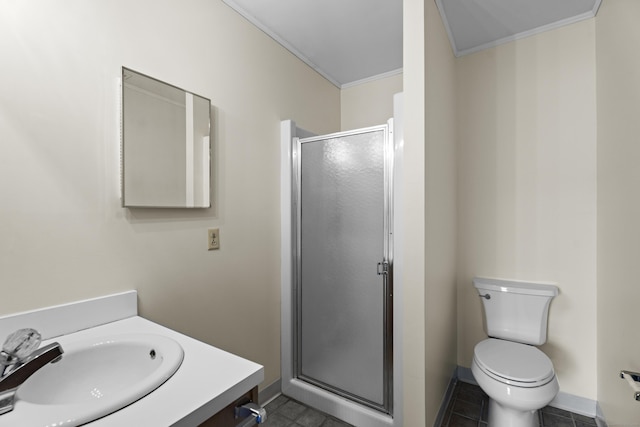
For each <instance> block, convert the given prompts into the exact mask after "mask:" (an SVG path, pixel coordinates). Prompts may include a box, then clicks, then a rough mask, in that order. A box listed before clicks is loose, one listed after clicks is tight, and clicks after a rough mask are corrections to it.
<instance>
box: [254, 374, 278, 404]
mask: <svg viewBox="0 0 640 427" xmlns="http://www.w3.org/2000/svg"><path fill="white" fill-rule="evenodd" d="M281 394H282V383H281V381H280V378H278V379H277V380H276V381H274V382H272V383H271V384H269V385H268V386H266V387H265V388H263V389H262V390H260V392H258V399H259V400H260V406H266V405H267V404H268V403H269V402H271V401H272V400H273V399H275V398H276V397H278V396H280V395H281Z"/></svg>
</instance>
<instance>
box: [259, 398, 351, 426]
mask: <svg viewBox="0 0 640 427" xmlns="http://www.w3.org/2000/svg"><path fill="white" fill-rule="evenodd" d="M265 409H266V410H267V422H265V423H263V424H260V425H261V426H265V427H353V426H351V424H347V423H345V422H343V421H340V420H339V419H337V418H334V417H332V416H331V415H328V414H325V413H324V412H320V411H317V410H315V409H313V408H310V407H308V406H306V405H303V404H302V403H300V402H298V401H296V400H293V399H290V398H288V397H286V396H283V395H280V396H278V397H276V398H275V399H274V400H272V401H271V402H269V403H267V405H266V406H265Z"/></svg>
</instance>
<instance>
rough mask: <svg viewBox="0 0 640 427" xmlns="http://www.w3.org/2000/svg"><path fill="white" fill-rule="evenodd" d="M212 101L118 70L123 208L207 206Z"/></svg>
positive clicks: (208, 204) (140, 75)
mask: <svg viewBox="0 0 640 427" xmlns="http://www.w3.org/2000/svg"><path fill="white" fill-rule="evenodd" d="M210 136H211V101H210V100H209V99H207V98H204V97H202V96H199V95H196V94H194V93H191V92H188V91H185V90H182V89H180V88H178V87H176V86H173V85H170V84H167V83H164V82H162V81H160V80H157V79H154V78H152V77H149V76H146V75H144V74H141V73H138V72H136V71H133V70H130V69H128V68H125V67H122V146H121V149H122V206H123V207H148V208H151V207H153V208H208V207H211V202H210V190H209V186H210V180H211V178H210V177H211V172H210V170H211V160H210V152H211V144H210Z"/></svg>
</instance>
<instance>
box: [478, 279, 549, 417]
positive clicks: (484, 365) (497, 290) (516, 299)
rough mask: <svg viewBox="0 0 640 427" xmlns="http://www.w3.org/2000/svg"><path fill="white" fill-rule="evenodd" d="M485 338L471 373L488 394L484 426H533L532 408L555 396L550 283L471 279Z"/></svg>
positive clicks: (534, 412)
mask: <svg viewBox="0 0 640 427" xmlns="http://www.w3.org/2000/svg"><path fill="white" fill-rule="evenodd" d="M473 285H474V286H475V288H476V289H477V290H478V294H479V295H480V298H481V299H482V304H483V306H484V313H485V319H486V326H487V334H488V335H489V338H488V339H486V340H484V341H481V342H479V343H478V344H477V345H476V346H475V349H474V351H473V362H472V364H471V372H472V373H473V376H474V377H475V379H476V381H477V382H478V385H479V386H480V388H482V390H484V392H485V393H487V395H488V396H489V427H534V426H538V419H537V417H536V411H537V410H538V409H540V408H543V407H544V406H546V405H548V404H549V402H551V401H552V400H553V398H554V397H555V396H556V394H558V391H559V386H558V380H557V378H556V375H555V371H554V369H553V364H552V363H551V360H550V359H549V358H548V357H547V355H546V354H544V353H543V352H542V351H540V350H539V349H538V348H536V347H535V346H537V345H541V344H544V343H545V342H546V341H547V319H548V314H549V305H550V304H551V300H552V299H553V297H555V296H556V295H558V288H557V287H556V286H553V285H547V284H539V283H530V282H516V281H510V280H499V279H486V278H479V277H476V278H474V279H473Z"/></svg>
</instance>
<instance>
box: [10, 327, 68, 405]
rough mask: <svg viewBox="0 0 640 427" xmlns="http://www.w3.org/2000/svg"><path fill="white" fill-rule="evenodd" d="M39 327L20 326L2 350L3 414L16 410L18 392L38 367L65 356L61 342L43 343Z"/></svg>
mask: <svg viewBox="0 0 640 427" xmlns="http://www.w3.org/2000/svg"><path fill="white" fill-rule="evenodd" d="M40 342H41V337H40V334H39V333H38V331H36V330H35V329H19V330H17V331H15V332H14V333H12V334H11V335H9V336H8V337H7V339H6V341H5V342H4V344H3V346H2V351H0V415H2V414H4V413H7V412H9V411H11V410H12V409H13V405H14V401H15V396H16V391H17V390H18V387H20V385H22V383H24V382H25V381H26V380H27V379H28V378H29V377H30V376H31V375H33V374H34V373H35V372H36V371H37V370H38V369H40V368H42V367H43V366H45V365H47V364H49V363H55V362H57V361H58V360H60V359H61V358H62V353H63V350H62V347H60V344H58V343H57V342H55V343H52V344H49V345H46V346H44V347H42V348H38V347H39V346H40Z"/></svg>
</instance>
